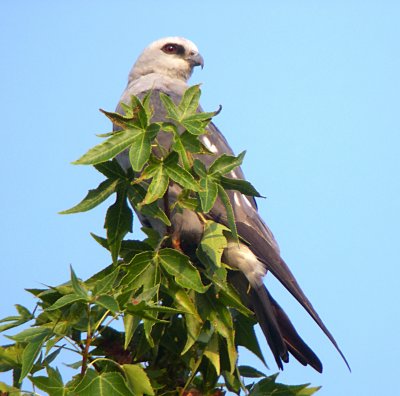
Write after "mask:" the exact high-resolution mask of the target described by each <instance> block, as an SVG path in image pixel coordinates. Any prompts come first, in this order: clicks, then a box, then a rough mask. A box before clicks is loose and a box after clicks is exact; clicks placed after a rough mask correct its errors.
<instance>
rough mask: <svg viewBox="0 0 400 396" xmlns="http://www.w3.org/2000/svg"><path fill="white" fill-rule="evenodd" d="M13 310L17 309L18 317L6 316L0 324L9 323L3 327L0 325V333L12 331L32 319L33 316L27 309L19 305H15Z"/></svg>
mask: <svg viewBox="0 0 400 396" xmlns="http://www.w3.org/2000/svg"><path fill="white" fill-rule="evenodd" d="M15 308H16V309H17V311H18V313H19V316H7V317H6V318H3V319H1V320H0V323H5V322H11V323H6V324H4V325H1V326H0V333H1V332H3V331H6V330H9V329H12V328H14V327H18V326H20V325H21V324H24V323H26V322H28V321H30V320H31V319H33V315H32V314H31V313H30V311H29V310H28V309H27V308H25V307H23V306H22V305H19V304H15Z"/></svg>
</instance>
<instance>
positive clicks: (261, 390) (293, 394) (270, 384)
mask: <svg viewBox="0 0 400 396" xmlns="http://www.w3.org/2000/svg"><path fill="white" fill-rule="evenodd" d="M277 376H278V375H277V374H274V375H271V376H270V377H266V378H264V379H262V380H261V381H259V382H257V383H256V384H255V385H254V386H253V387H252V388H251V390H250V393H249V396H265V395H279V396H307V395H312V394H314V393H315V392H317V391H318V390H319V389H320V387H316V388H309V387H308V385H309V384H304V385H294V386H293V385H284V384H280V383H277V382H275V380H276V378H277Z"/></svg>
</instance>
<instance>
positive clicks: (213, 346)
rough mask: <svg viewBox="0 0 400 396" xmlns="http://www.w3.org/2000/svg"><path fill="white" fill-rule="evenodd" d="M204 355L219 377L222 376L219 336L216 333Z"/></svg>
mask: <svg viewBox="0 0 400 396" xmlns="http://www.w3.org/2000/svg"><path fill="white" fill-rule="evenodd" d="M204 355H205V356H206V357H207V359H208V360H209V361H210V362H211V363H212V365H213V366H214V368H215V371H216V373H217V375H220V373H221V365H220V360H219V346H218V335H217V334H216V333H214V334H213V335H212V336H211V339H210V341H209V342H208V344H207V346H206V349H205V350H204Z"/></svg>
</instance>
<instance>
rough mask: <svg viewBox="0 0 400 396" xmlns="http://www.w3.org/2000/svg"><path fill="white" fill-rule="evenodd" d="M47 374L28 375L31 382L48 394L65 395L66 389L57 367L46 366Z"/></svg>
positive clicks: (51, 395)
mask: <svg viewBox="0 0 400 396" xmlns="http://www.w3.org/2000/svg"><path fill="white" fill-rule="evenodd" d="M46 372H47V376H38V377H30V380H31V381H32V383H33V384H34V385H35V386H37V387H38V388H39V389H41V390H42V391H45V392H46V393H48V394H49V395H50V396H66V395H67V390H66V389H65V388H64V383H63V380H62V377H61V374H60V372H59V371H58V369H57V368H56V369H53V368H52V367H49V366H47V367H46Z"/></svg>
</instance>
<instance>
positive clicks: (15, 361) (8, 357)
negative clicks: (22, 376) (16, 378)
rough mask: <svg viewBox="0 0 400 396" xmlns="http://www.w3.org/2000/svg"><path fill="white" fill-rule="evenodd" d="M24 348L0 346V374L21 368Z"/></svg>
mask: <svg viewBox="0 0 400 396" xmlns="http://www.w3.org/2000/svg"><path fill="white" fill-rule="evenodd" d="M23 352H24V347H23V345H22V344H19V343H18V344H12V345H8V346H3V347H2V346H0V372H5V371H9V370H13V369H15V368H18V367H20V366H21V361H22V354H23Z"/></svg>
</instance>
